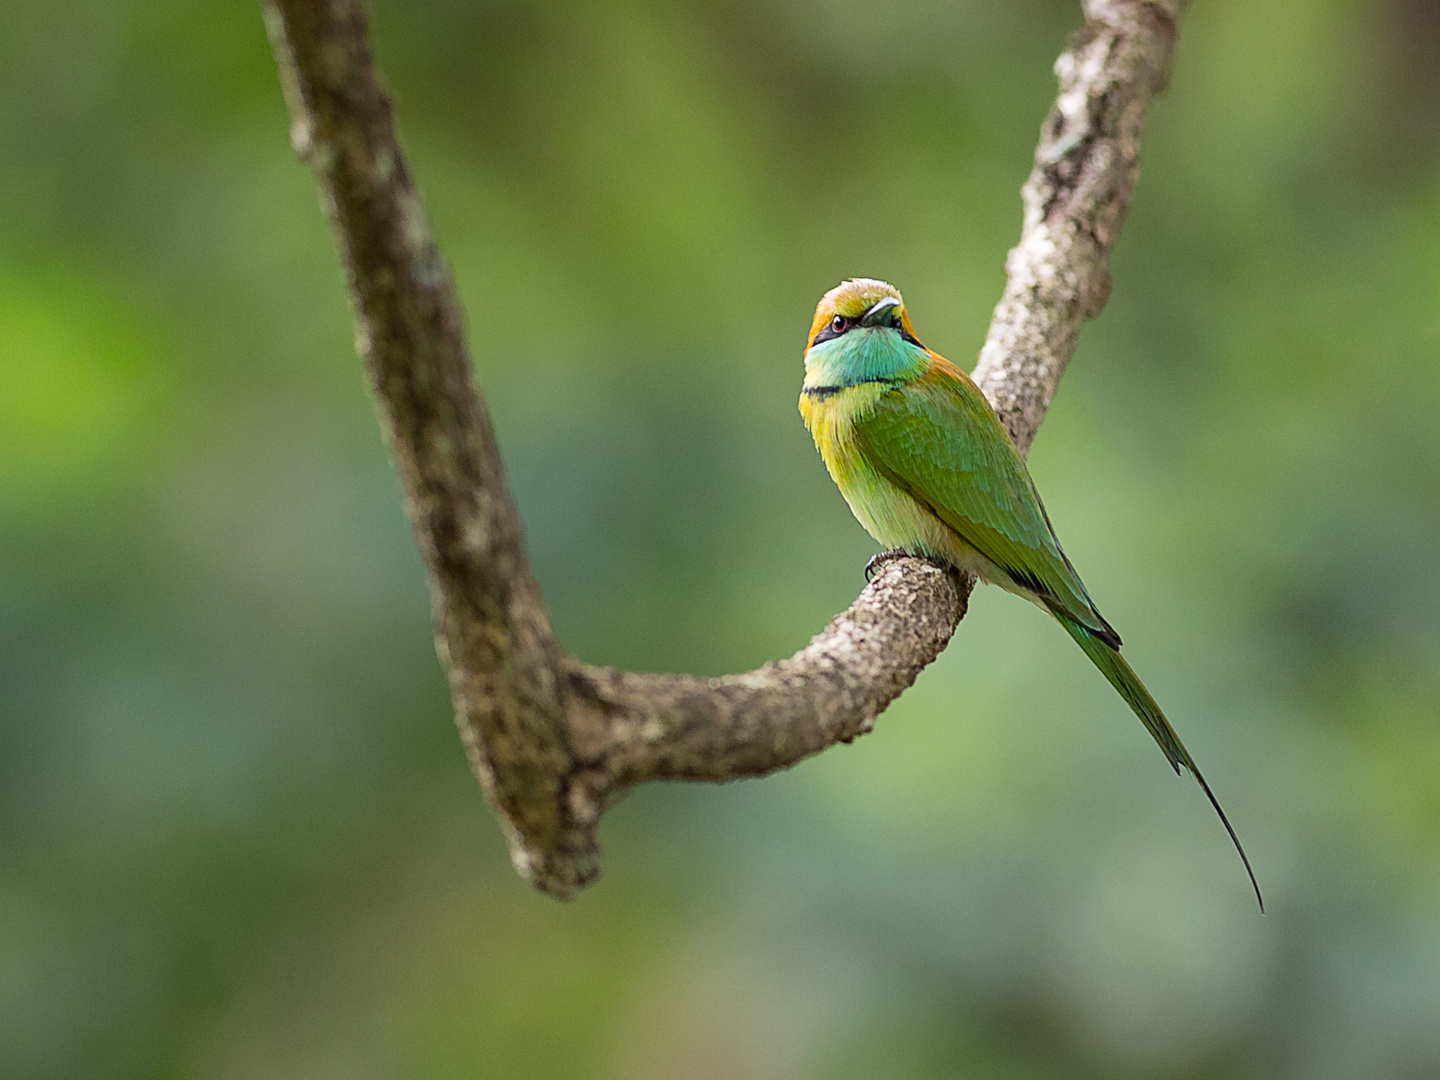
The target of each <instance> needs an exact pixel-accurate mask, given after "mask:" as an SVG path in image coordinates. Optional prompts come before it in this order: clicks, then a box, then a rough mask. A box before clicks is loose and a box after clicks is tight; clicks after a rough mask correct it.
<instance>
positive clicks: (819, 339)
mask: <svg viewBox="0 0 1440 1080" xmlns="http://www.w3.org/2000/svg"><path fill="white" fill-rule="evenodd" d="M858 325H859V324H858V323H854V322H851V321H850V320H849V319H846V320H845V329H844V330H836V329H835V324H834V322H833V321H832V322H828V323H826V324H825V327H824V329H822V330H821V331H820V332H819V333H818V334H816V335H815V337H814V338H813V339H812V340H811V342H810V346H809V347H810V348H812V349H813V348H814V347H815V346H816V345H820V344H822V343H824V342H826V341H834V340H835V339H836V338H837V337H839V336H840V335H841V334H844V333H847V332H849V331H850V330H852V329H854V328H855V327H856V326H858ZM893 329H894V330H895V331H896V332H897V333H899V335H900V338H901V340H902V341H908V342H909V343H910V344H911V345H914V346H915V347H916V348H917V349H923V348H925V346H924V345H921V344H920V341H919V339H917V338H916V337H915V335H914V334H912V333H910V331H908V330H906V329H905V328H904V327H903V326H898V325H897V326H895V327H894V328H893Z"/></svg>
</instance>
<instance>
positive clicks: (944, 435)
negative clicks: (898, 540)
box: [855, 362, 1120, 648]
mask: <svg viewBox="0 0 1440 1080" xmlns="http://www.w3.org/2000/svg"><path fill="white" fill-rule="evenodd" d="M945 367H947V368H950V370H951V371H952V372H953V374H951V373H949V372H947V371H945V370H944V369H943V368H941V367H940V366H939V365H938V364H937V365H934V366H932V368H931V370H930V372H928V373H927V374H926V375H924V376H922V377H921V378H920V379H918V380H916V381H915V382H913V383H910V384H909V385H907V386H905V387H902V388H898V389H895V390H891V391H889V392H887V393H885V394H883V395H882V396H881V397H880V399H879V401H878V402H877V403H876V406H875V408H874V410H873V411H872V412H870V413H869V414H868V415H866V416H864V417H863V418H860V419H858V420H857V422H856V424H855V438H856V440H857V442H858V443H859V447H860V449H861V451H862V453H864V455H865V456H866V458H867V459H868V460H869V461H870V462H871V463H872V464H874V465H875V466H876V467H877V468H879V469H880V470H881V471H883V472H884V473H885V474H886V475H887V476H888V477H889V479H890V480H891V481H892V482H893V483H895V484H896V485H898V486H899V487H901V488H902V489H904V490H905V491H907V492H909V493H910V495H911V496H912V497H913V498H915V499H916V500H917V501H918V502H921V503H923V504H925V505H926V506H928V507H929V508H930V510H931V511H932V512H933V513H934V514H935V516H936V517H938V518H939V519H940V520H941V521H943V522H944V523H945V524H946V525H948V526H949V527H950V528H951V529H953V530H955V532H956V533H957V534H958V535H959V536H960V538H961V539H963V540H964V541H965V542H966V543H967V544H969V545H970V546H971V547H973V548H974V549H975V550H976V551H978V552H980V554H981V555H983V556H985V558H987V559H989V560H990V561H991V562H992V563H994V564H995V565H996V566H998V567H999V568H1000V569H1001V570H1003V571H1004V572H1005V573H1006V574H1008V575H1009V576H1010V578H1011V579H1012V580H1013V581H1014V582H1015V584H1017V585H1019V586H1020V587H1021V588H1024V589H1027V590H1029V591H1030V592H1033V593H1034V594H1036V596H1037V598H1038V599H1039V600H1040V601H1041V602H1042V603H1044V604H1045V605H1046V606H1047V607H1049V608H1051V609H1052V610H1054V611H1056V612H1057V613H1062V614H1065V615H1068V616H1069V617H1070V618H1071V619H1074V620H1076V621H1077V622H1080V623H1081V624H1083V625H1084V626H1085V627H1086V628H1087V629H1089V630H1091V631H1092V632H1093V633H1094V634H1095V635H1096V636H1097V637H1098V638H1100V639H1101V640H1106V643H1107V644H1110V645H1111V647H1112V648H1113V647H1118V646H1119V643H1120V639H1119V638H1118V637H1117V636H1116V634H1115V631H1114V630H1113V629H1112V628H1111V627H1110V625H1109V624H1108V623H1107V622H1106V621H1105V620H1104V619H1103V618H1102V617H1101V616H1100V613H1099V612H1098V611H1096V610H1095V605H1094V604H1093V603H1092V602H1091V600H1090V597H1089V595H1088V594H1087V593H1086V591H1085V586H1084V584H1083V583H1082V582H1081V581H1080V577H1079V575H1078V574H1076V573H1075V568H1074V567H1072V566H1071V565H1070V561H1069V560H1068V559H1067V558H1066V557H1065V553H1064V552H1063V551H1062V550H1061V549H1060V543H1059V541H1058V540H1057V539H1056V538H1055V532H1054V530H1053V529H1052V528H1051V525H1050V519H1049V518H1048V517H1047V516H1046V514H1045V508H1044V506H1043V505H1042V504H1041V502H1040V496H1039V494H1038V493H1037V492H1036V490H1035V485H1034V484H1033V483H1032V482H1031V480H1030V474H1029V472H1028V471H1027V470H1026V468H1025V462H1024V461H1023V460H1021V458H1020V455H1019V453H1018V452H1017V451H1016V449H1015V445H1014V443H1012V442H1011V441H1010V436H1009V435H1008V434H1007V433H1006V431H1005V429H1004V428H1003V427H1002V426H1001V425H1000V421H999V420H998V419H997V418H996V417H995V414H994V413H993V412H992V411H991V410H990V406H989V404H988V403H987V402H986V401H985V399H984V397H983V396H982V395H981V393H980V391H979V390H978V389H977V388H976V387H975V385H974V384H973V383H970V382H969V380H968V378H966V376H964V375H963V374H962V373H960V372H959V371H958V369H955V368H953V367H951V365H949V363H948V362H946V364H945ZM1107 639H1113V640H1107Z"/></svg>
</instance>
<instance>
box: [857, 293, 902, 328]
mask: <svg viewBox="0 0 1440 1080" xmlns="http://www.w3.org/2000/svg"><path fill="white" fill-rule="evenodd" d="M899 324H900V301H899V300H896V299H895V297H893V296H887V297H885V299H884V300H879V301H876V302H875V303H873V304H871V305H870V306H869V307H868V308H866V309H865V314H864V315H861V316H860V325H861V326H898V325H899Z"/></svg>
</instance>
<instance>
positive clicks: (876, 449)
mask: <svg viewBox="0 0 1440 1080" xmlns="http://www.w3.org/2000/svg"><path fill="white" fill-rule="evenodd" d="M800 414H801V415H802V416H803V417H804V418H805V426H806V428H807V429H809V431H810V434H811V435H812V436H813V437H814V439H815V446H816V448H817V449H819V451H820V456H821V457H822V458H824V459H825V467H826V468H827V469H829V470H830V476H831V477H832V478H833V479H834V481H835V483H836V485H837V486H839V488H840V492H841V494H842V495H844V496H845V501H846V502H848V503H849V504H850V509H851V510H852V511H853V512H854V514H855V516H856V517H857V518H858V519H859V520H860V524H862V525H864V526H865V528H866V529H867V530H868V531H869V532H870V535H871V536H873V537H875V539H876V540H878V541H880V543H882V544H884V545H886V546H887V547H888V548H890V549H891V550H889V551H886V552H884V553H882V554H880V555H877V556H875V558H873V559H871V560H870V565H869V566H868V567H867V568H866V574H867V576H869V574H870V573H871V572H873V569H874V567H875V566H876V565H877V564H878V563H879V562H881V561H884V560H885V559H888V558H894V557H897V556H900V555H904V554H914V555H922V556H925V557H927V558H930V559H934V560H937V561H939V562H942V563H947V564H949V565H950V566H953V567H955V568H956V569H958V570H961V571H964V572H966V573H971V574H974V575H976V576H977V577H979V578H980V579H981V580H982V581H986V582H989V583H990V584H992V585H999V586H1000V587H1001V588H1002V589H1006V590H1008V591H1010V592H1013V593H1015V594H1017V595H1019V596H1023V597H1025V598H1026V599H1027V600H1030V601H1032V602H1033V603H1035V604H1038V605H1039V606H1040V607H1041V608H1043V609H1044V610H1046V611H1048V612H1049V613H1050V614H1051V615H1052V616H1054V618H1055V621H1056V622H1058V623H1059V624H1060V625H1061V626H1063V627H1064V628H1065V629H1066V630H1067V631H1068V632H1069V634H1070V636H1071V637H1073V638H1074V639H1075V641H1076V642H1077V643H1078V644H1079V646H1080V648H1081V649H1083V650H1084V651H1085V655H1086V656H1088V657H1089V658H1090V660H1091V662H1092V663H1094V665H1095V666H1096V667H1098V668H1099V669H1100V671H1101V673H1102V674H1103V675H1104V676H1105V678H1106V679H1108V680H1109V681H1110V684H1111V685H1112V686H1114V687H1115V689H1116V690H1118V691H1119V692H1120V696H1121V697H1123V698H1124V699H1125V701H1126V703H1127V704H1129V706H1130V708H1132V709H1133V710H1135V715H1136V716H1138V717H1139V718H1140V722H1141V723H1142V724H1144V725H1145V728H1146V730H1148V731H1149V732H1150V734H1151V735H1153V736H1154V737H1155V741H1156V742H1157V743H1159V744H1160V749H1161V750H1163V751H1164V752H1165V756H1166V758H1167V759H1169V761H1170V764H1171V766H1172V767H1173V768H1174V769H1175V771H1176V773H1179V772H1180V767H1181V766H1182V765H1183V766H1184V767H1185V768H1187V769H1189V770H1190V772H1191V773H1192V774H1193V775H1194V777H1195V779H1196V780H1197V781H1199V783H1200V787H1201V789H1202V790H1203V791H1204V792H1205V796H1206V798H1208V799H1209V800H1210V805H1211V806H1213V807H1214V808H1215V812H1216V813H1217V814H1219V815H1220V820H1221V822H1222V823H1223V824H1224V826H1225V831H1226V832H1228V833H1229V834H1230V839H1231V841H1232V842H1233V843H1234V845H1235V850H1236V851H1237V852H1239V854H1240V859H1241V861H1242V862H1243V863H1244V864H1245V871H1246V873H1247V874H1249V875H1250V884H1251V885H1252V886H1253V887H1254V889H1255V898H1256V899H1257V900H1259V901H1260V908H1261V910H1262V911H1263V910H1264V908H1265V903H1264V900H1263V899H1262V898H1261V896H1260V887H1259V885H1258V884H1257V883H1256V881H1255V874H1254V871H1252V870H1251V869H1250V860H1249V859H1248V858H1246V856H1245V849H1244V848H1243V847H1241V846H1240V839H1239V837H1237V836H1236V835H1235V830H1234V829H1233V828H1231V826H1230V821H1229V819H1228V818H1227V817H1226V816H1225V811H1224V810H1222V809H1220V803H1219V802H1218V801H1217V800H1216V798H1215V795H1214V794H1213V793H1212V792H1211V790H1210V785H1209V784H1207V783H1206V782H1205V778H1204V777H1203V776H1202V775H1201V774H1200V770H1199V768H1197V767H1196V765H1195V760H1194V759H1193V758H1192V757H1191V756H1190V753H1189V751H1187V750H1186V749H1185V744H1184V743H1182V742H1181V741H1180V737H1179V736H1178V735H1176V734H1175V729H1174V728H1172V727H1171V726H1170V722H1169V721H1168V720H1167V719H1165V714H1164V713H1163V712H1161V710H1160V706H1159V705H1157V704H1156V703H1155V699H1154V698H1153V697H1151V696H1150V692H1149V691H1148V690H1146V689H1145V685H1144V684H1143V683H1142V682H1141V681H1140V679H1139V677H1138V676H1137V675H1136V674H1135V672H1134V670H1132V669H1131V667H1130V665H1129V664H1128V663H1127V662H1126V661H1125V659H1124V657H1122V656H1121V655H1120V635H1119V634H1117V633H1116V632H1115V630H1114V628H1113V627H1112V626H1111V625H1110V624H1109V623H1108V622H1106V621H1105V619H1104V617H1103V616H1101V614H1100V612H1099V611H1097V610H1096V608H1095V604H1094V602H1093V601H1092V600H1091V599H1090V594H1089V593H1088V592H1086V591H1085V585H1084V583H1083V582H1081V580H1080V575H1079V574H1077V573H1076V572H1075V568H1074V567H1073V566H1071V565H1070V560H1069V559H1067V558H1066V557H1065V552H1064V551H1062V550H1061V548H1060V542H1059V541H1058V540H1057V539H1056V538H1055V530H1054V528H1052V527H1051V525H1050V518H1049V517H1048V516H1047V515H1046V513H1045V507H1044V506H1043V505H1041V503H1040V495H1039V493H1038V492H1036V490H1035V484H1034V482H1033V481H1032V480H1031V479H1030V473H1029V470H1027V469H1026V468H1025V462H1024V459H1022V458H1021V457H1020V454H1019V452H1018V451H1017V450H1016V449H1015V444H1014V443H1013V442H1011V440H1010V436H1009V434H1008V433H1007V432H1006V431H1005V429H1004V427H1002V426H1001V424H1000V420H999V419H998V418H997V417H996V415H995V413H994V411H993V410H992V409H991V408H990V404H989V402H987V401H986V400H985V396H984V395H983V394H982V393H981V392H980V389H979V388H978V387H977V386H976V385H975V384H974V383H973V382H972V381H971V380H970V377H969V376H968V375H966V374H965V373H964V372H963V371H961V370H960V369H959V368H957V367H956V366H955V365H954V364H952V363H951V362H950V361H949V360H946V359H945V358H944V357H943V356H940V355H939V354H938V353H934V352H931V351H930V350H929V349H927V348H926V347H925V346H924V345H922V344H920V342H919V340H917V339H916V337H915V330H914V327H912V326H911V325H910V316H909V314H908V313H907V312H906V310H905V302H904V300H902V299H901V297H900V293H899V292H897V291H896V289H895V288H894V286H892V285H888V284H886V283H885V282H883V281H874V280H872V279H869V278H857V279H855V280H853V281H846V282H842V283H841V284H840V285H838V286H836V287H835V288H833V289H831V290H830V291H829V292H828V293H826V294H825V295H824V296H823V297H821V299H820V305H819V306H818V307H817V308H816V309H815V321H814V322H813V323H812V324H811V326H810V340H809V342H808V343H807V345H806V348H805V384H804V388H803V389H802V390H801V391H800Z"/></svg>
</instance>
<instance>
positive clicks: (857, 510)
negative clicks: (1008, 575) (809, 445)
mask: <svg viewBox="0 0 1440 1080" xmlns="http://www.w3.org/2000/svg"><path fill="white" fill-rule="evenodd" d="M887 392H888V393H893V392H894V391H893V390H892V389H890V388H889V387H886V386H881V385H876V384H873V383H872V384H867V385H861V386H848V387H845V388H843V389H840V390H837V391H836V392H834V393H832V394H827V395H825V396H823V397H822V396H815V395H804V396H802V397H801V399H800V412H801V415H803V416H804V418H805V426H806V427H807V428H809V429H810V434H811V436H812V437H813V438H814V439H815V447H816V449H818V450H819V451H820V456H821V458H822V459H824V461H825V468H826V469H828V470H829V472H830V477H831V479H833V480H834V481H835V486H836V487H838V488H839V489H840V494H842V495H843V496H845V501H846V502H847V503H849V504H850V511H851V513H853V514H854V515H855V517H856V519H857V520H858V521H859V522H860V524H861V525H863V526H865V531H866V532H868V533H869V534H870V535H871V536H873V537H875V539H876V540H879V541H880V542H881V543H882V544H884V545H885V546H887V547H899V548H905V549H906V550H908V551H914V552H918V553H923V554H926V555H929V556H931V557H933V558H938V559H941V560H943V561H945V562H948V563H950V564H951V565H952V566H956V567H959V568H960V569H962V570H968V571H972V572H978V573H980V574H981V576H983V577H986V579H987V580H991V575H989V574H986V573H985V571H986V569H988V564H986V565H985V566H982V565H980V564H981V563H983V562H984V560H982V559H979V558H978V556H977V553H976V552H975V551H974V549H973V548H971V547H970V545H968V544H967V543H965V542H964V541H963V540H962V539H961V538H960V537H959V536H957V535H956V534H955V533H954V532H953V531H952V530H951V529H949V528H947V527H946V526H945V524H944V523H943V522H941V521H940V519H939V518H937V517H936V516H935V515H934V513H932V512H931V511H930V509H929V508H928V507H926V506H924V505H922V504H921V503H918V502H916V501H915V499H914V498H912V497H911V495H910V494H909V493H908V492H906V491H904V490H902V489H901V488H899V487H897V486H896V485H895V484H894V483H893V482H892V481H891V480H890V479H889V478H888V477H886V476H885V475H884V474H883V473H882V472H881V471H880V470H879V469H877V468H876V467H875V466H874V465H873V464H872V463H871V462H870V461H868V460H867V459H866V458H865V456H864V454H863V453H861V451H860V448H859V444H858V443H857V441H856V438H855V425H856V424H857V423H859V422H862V421H863V420H864V419H865V418H866V417H867V416H868V415H869V414H870V413H871V411H873V410H874V408H875V406H876V404H877V403H878V402H879V400H880V398H881V396H882V395H883V394H885V393H887Z"/></svg>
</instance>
